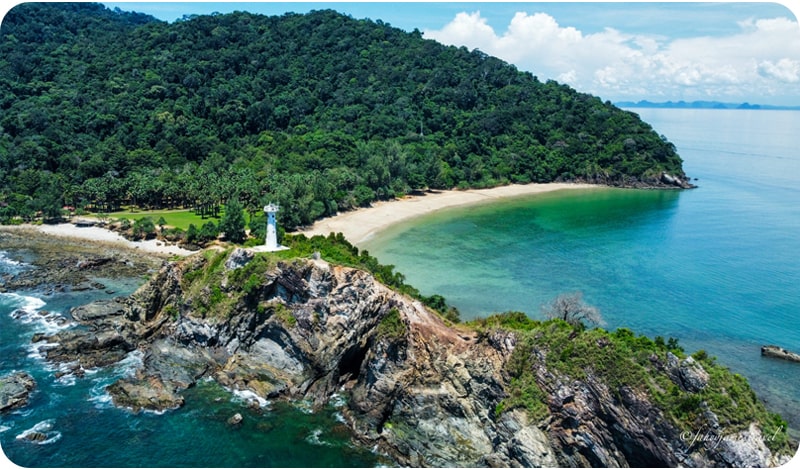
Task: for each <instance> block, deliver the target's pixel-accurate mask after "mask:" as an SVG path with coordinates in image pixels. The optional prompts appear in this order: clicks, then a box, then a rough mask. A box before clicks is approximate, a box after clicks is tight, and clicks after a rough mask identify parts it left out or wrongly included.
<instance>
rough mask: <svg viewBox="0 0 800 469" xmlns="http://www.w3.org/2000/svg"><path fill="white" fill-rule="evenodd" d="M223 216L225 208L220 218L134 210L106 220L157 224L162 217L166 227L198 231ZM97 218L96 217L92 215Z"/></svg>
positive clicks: (246, 215) (245, 217)
mask: <svg viewBox="0 0 800 469" xmlns="http://www.w3.org/2000/svg"><path fill="white" fill-rule="evenodd" d="M224 214H225V207H224V206H223V207H222V209H221V210H220V212H219V215H220V217H219V218H215V217H206V218H201V217H200V215H195V214H194V212H192V210H191V209H181V210H149V211H148V210H136V211H132V212H131V211H129V212H113V213H109V214H108V218H110V219H112V220H114V219H118V218H127V219H129V220H130V221H132V222H133V221H136V220H138V219H140V218H144V217H150V219H151V220H153V223H158V219H159V218H161V217H164V220H166V222H167V226H174V227H175V228H180V229H182V230H184V231H185V230H188V229H189V225H190V224H194V226H196V227H197V228H198V229H199V228H200V227H201V226H203V224H205V223H208V222H209V221H213V222H214V224H217V225H218V224H219V221H220V219H221V217H222V215H224ZM94 216H97V215H94ZM244 219H245V223H249V222H250V216H249V215H248V213H247V211H245V212H244Z"/></svg>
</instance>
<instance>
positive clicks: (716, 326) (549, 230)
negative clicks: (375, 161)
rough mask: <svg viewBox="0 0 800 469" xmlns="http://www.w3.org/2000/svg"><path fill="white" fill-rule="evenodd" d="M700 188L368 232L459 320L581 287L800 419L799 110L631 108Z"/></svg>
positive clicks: (476, 211) (625, 323) (566, 196)
mask: <svg viewBox="0 0 800 469" xmlns="http://www.w3.org/2000/svg"><path fill="white" fill-rule="evenodd" d="M636 112H637V113H638V114H639V115H640V116H641V117H642V118H643V119H644V120H645V121H647V122H649V123H650V124H651V125H652V126H653V128H655V129H656V130H657V131H658V132H659V134H662V135H665V136H666V137H667V138H668V139H669V140H670V141H671V142H673V143H674V144H675V145H676V147H677V149H678V152H679V154H680V155H681V156H682V158H683V159H684V170H685V171H686V173H687V174H688V175H689V176H690V177H692V178H693V179H694V178H696V180H693V181H692V182H693V183H695V184H697V185H698V188H697V189H693V190H688V191H659V190H632V189H609V188H599V189H590V190H586V191H583V190H568V191H560V192H553V193H547V194H543V195H536V196H528V197H521V198H515V199H511V200H504V201H499V202H496V203H490V204H486V205H480V206H476V207H468V208H457V209H452V210H446V211H441V212H435V213H433V214H430V215H428V216H425V217H422V218H419V219H415V220H414V221H413V222H412V223H407V224H404V225H400V226H395V227H392V228H390V229H389V230H387V231H385V232H383V233H381V235H380V236H378V237H376V238H374V239H371V240H369V241H368V242H367V243H365V244H364V245H363V246H362V247H364V248H366V249H368V250H369V251H370V253H371V254H372V255H375V256H376V257H377V258H378V259H380V260H381V262H383V263H384V264H393V265H395V266H396V269H397V270H398V271H400V272H402V273H404V274H405V275H406V278H407V281H408V283H410V284H412V285H416V286H417V287H418V288H420V290H421V292H422V293H423V294H433V293H438V294H441V295H443V296H444V297H445V298H446V299H447V300H448V301H449V303H451V304H452V305H454V306H456V307H457V308H459V310H460V311H461V315H462V319H471V318H475V317H479V316H485V315H487V314H490V313H492V312H503V311H510V310H515V311H524V312H526V313H527V314H528V315H530V316H531V317H533V318H542V315H541V307H542V305H543V304H545V303H547V302H549V301H551V300H552V299H553V298H554V297H555V296H557V295H558V294H560V293H565V292H573V291H580V292H582V293H583V297H584V300H585V301H586V302H587V303H589V304H591V305H594V306H596V307H598V308H599V309H600V311H601V314H602V316H603V318H604V320H605V322H606V324H605V327H606V328H608V329H612V330H613V329H616V328H619V327H627V328H630V329H632V330H633V331H635V332H636V333H638V334H644V335H647V336H650V337H655V336H662V337H665V338H668V337H675V338H677V339H678V340H679V341H680V343H681V345H682V346H683V347H684V348H685V349H686V350H687V351H688V352H690V353H691V352H693V351H696V350H699V349H704V350H706V351H707V352H708V353H709V354H711V355H713V356H716V357H717V360H718V362H719V363H722V364H724V365H725V366H727V367H729V368H730V369H731V370H732V371H734V372H735V373H739V374H741V375H743V376H745V377H746V378H748V379H749V381H750V383H751V385H752V386H753V388H754V389H755V390H756V392H757V394H758V395H759V396H760V397H762V398H763V399H764V400H765V401H766V403H767V406H768V408H769V409H771V410H773V411H776V412H779V413H781V414H782V415H783V416H784V417H785V418H787V419H788V420H789V422H790V429H791V433H792V434H793V435H794V436H795V437H796V436H797V435H798V429H800V365H799V364H796V363H789V362H783V361H780V360H775V359H769V358H762V357H761V356H760V347H761V346H762V345H766V344H775V345H780V346H782V347H784V348H786V349H789V350H794V351H798V352H800V326H799V325H798V322H797V320H798V318H800V262H798V260H800V133H799V132H798V131H797V129H800V112H794V111H760V110H759V111H756V110H752V111H750V110H683V109H637V110H636Z"/></svg>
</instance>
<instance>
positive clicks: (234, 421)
mask: <svg viewBox="0 0 800 469" xmlns="http://www.w3.org/2000/svg"><path fill="white" fill-rule="evenodd" d="M242 420H244V417H242V414H240V413H238V412H237V413H235V414H233V415H232V416H231V418H229V419H228V425H230V426H232V427H233V426H236V425H239V424H241V423H242Z"/></svg>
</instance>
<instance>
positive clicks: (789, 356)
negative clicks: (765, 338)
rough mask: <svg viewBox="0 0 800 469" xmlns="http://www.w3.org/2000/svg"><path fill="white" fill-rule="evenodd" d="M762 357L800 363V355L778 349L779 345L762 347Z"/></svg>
mask: <svg viewBox="0 0 800 469" xmlns="http://www.w3.org/2000/svg"><path fill="white" fill-rule="evenodd" d="M761 355H763V356H765V357H772V358H780V359H782V360H788V361H790V362H797V363H800V354H797V353H794V352H790V351H788V350H786V349H784V348H781V347H778V346H777V345H765V346H763V347H761Z"/></svg>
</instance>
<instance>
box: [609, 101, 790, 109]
mask: <svg viewBox="0 0 800 469" xmlns="http://www.w3.org/2000/svg"><path fill="white" fill-rule="evenodd" d="M614 105H615V106H618V107H621V108H626V107H627V108H632V107H633V108H636V107H641V108H661V109H762V110H771V111H776V110H778V111H800V106H775V105H771V104H750V103H723V102H720V101H692V102H686V101H677V102H675V101H667V102H665V103H654V102H651V101H647V100H642V101H639V102H633V101H618V102H616V103H614Z"/></svg>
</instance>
